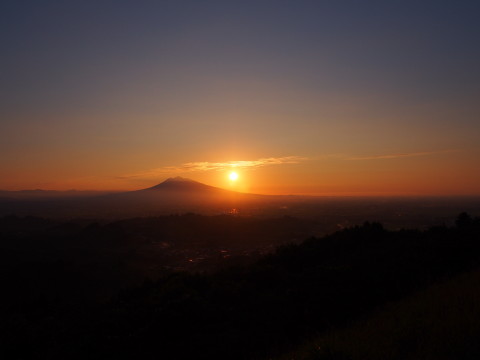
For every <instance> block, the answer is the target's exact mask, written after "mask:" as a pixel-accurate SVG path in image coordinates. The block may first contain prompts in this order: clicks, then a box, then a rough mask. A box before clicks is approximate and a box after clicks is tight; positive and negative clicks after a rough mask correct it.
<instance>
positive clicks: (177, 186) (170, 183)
mask: <svg viewBox="0 0 480 360" xmlns="http://www.w3.org/2000/svg"><path fill="white" fill-rule="evenodd" d="M207 189H214V187H212V186H208V185H205V184H202V183H200V182H198V181H195V180H191V179H187V178H183V177H181V176H177V177H171V178H168V179H167V180H165V181H164V182H162V183H160V184H158V185H155V186H153V187H151V188H148V189H146V190H169V191H205V190H207Z"/></svg>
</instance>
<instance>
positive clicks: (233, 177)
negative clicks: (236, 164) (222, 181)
mask: <svg viewBox="0 0 480 360" xmlns="http://www.w3.org/2000/svg"><path fill="white" fill-rule="evenodd" d="M228 178H229V179H230V180H232V181H236V180H237V179H238V174H237V173H236V172H235V171H232V172H231V173H230V175H228Z"/></svg>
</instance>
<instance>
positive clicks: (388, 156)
mask: <svg viewBox="0 0 480 360" xmlns="http://www.w3.org/2000/svg"><path fill="white" fill-rule="evenodd" d="M457 151H459V150H441V151H423V152H414V153H400V154H385V155H373V156H358V157H349V158H346V159H345V160H382V159H400V158H409V157H417V156H428V155H436V154H446V153H453V152H457Z"/></svg>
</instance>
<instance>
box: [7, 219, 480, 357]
mask: <svg viewBox="0 0 480 360" xmlns="http://www.w3.org/2000/svg"><path fill="white" fill-rule="evenodd" d="M38 226H42V224H38ZM7 256H8V254H6V255H5V254H4V258H5V259H6V257H7ZM479 264H480V219H478V218H476V219H472V218H471V217H469V216H468V215H467V214H462V215H460V216H459V217H458V218H457V221H456V225H455V226H454V227H450V228H447V227H444V226H442V227H435V228H431V229H429V230H427V231H418V230H400V231H387V230H385V229H384V228H383V227H382V225H381V224H379V223H365V224H364V225H363V226H356V227H351V228H348V229H345V230H342V231H339V232H337V233H334V234H332V235H330V236H326V237H324V238H320V239H318V238H311V239H308V240H306V241H305V242H303V243H301V244H298V245H293V244H292V245H288V246H282V247H280V248H278V249H277V251H276V252H275V253H274V254H271V255H267V256H264V257H262V258H261V259H259V260H258V261H255V262H254V263H252V264H249V265H243V266H236V267H230V268H224V269H223V270H219V271H216V272H213V273H209V274H198V273H197V274H194V273H187V272H181V273H169V274H165V275H164V276H162V277H161V278H160V279H158V280H155V281H146V282H144V283H143V284H142V285H141V286H135V287H131V288H129V289H126V290H123V291H121V292H120V293H119V294H118V295H116V296H114V297H113V298H112V299H111V300H108V301H106V302H102V303H95V302H93V303H91V302H81V301H78V299H67V300H69V301H67V300H65V299H63V300H62V301H60V300H59V298H48V297H44V296H43V297H39V296H37V294H36V293H32V292H29V289H28V288H27V285H26V284H22V283H18V282H16V281H15V274H12V273H10V274H8V277H9V278H8V279H6V278H3V279H2V281H3V284H4V290H7V291H6V292H5V293H6V294H7V295H6V296H4V297H3V299H2V302H3V304H2V312H3V314H2V318H3V321H2V323H1V330H2V334H1V336H2V337H1V338H2V343H3V345H2V347H1V351H2V352H4V353H5V354H2V355H4V358H9V359H27V358H28V359H36V358H38V359H40V358H49V359H66V358H68V359H85V358H89V359H93V358H102V359H110V358H116V359H118V358H121V359H132V358H138V359H161V358H163V359H187V358H190V359H192V358H194V359H257V358H268V357H275V356H279V355H281V354H283V353H286V352H288V351H291V350H292V349H294V348H295V347H297V346H298V345H299V344H301V343H302V342H303V341H305V340H306V339H308V338H309V337H311V336H313V335H315V334H319V333H322V332H324V331H326V330H329V329H332V328H335V327H339V326H344V325H346V324H348V323H350V322H351V321H352V320H354V319H357V318H359V317H361V316H365V315H367V314H369V313H370V312H371V311H372V310H374V309H375V308H378V307H379V306H382V305H384V304H386V303H388V302H391V301H397V300H399V299H402V298H404V297H406V296H408V295H410V294H412V293H414V292H416V291H418V290H421V289H424V288H426V287H428V286H430V285H431V284H434V283H436V282H438V281H440V280H442V279H445V278H450V277H453V276H456V275H457V274H459V273H462V272H466V271H469V270H472V269H476V268H478V266H479ZM4 274H5V272H4ZM44 274H45V275H44V276H51V279H52V281H55V280H56V279H57V278H58V274H55V267H54V266H52V269H51V274H50V275H49V274H48V271H46V272H44ZM62 281H65V279H63V280H62ZM67 281H70V282H72V283H73V284H77V283H76V282H77V281H81V280H78V279H75V278H73V277H72V278H71V279H67ZM81 285H82V284H80V283H78V286H81ZM58 286H61V284H58ZM19 294H20V295H21V296H19ZM479 335H480V334H479ZM475 350H476V351H480V348H477V349H473V350H472V351H475ZM7 355H8V356H7Z"/></svg>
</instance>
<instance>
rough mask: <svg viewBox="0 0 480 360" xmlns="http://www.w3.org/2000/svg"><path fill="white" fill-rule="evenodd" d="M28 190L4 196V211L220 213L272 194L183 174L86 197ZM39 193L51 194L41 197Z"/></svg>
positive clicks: (121, 214) (126, 214) (60, 215)
mask: <svg viewBox="0 0 480 360" xmlns="http://www.w3.org/2000/svg"><path fill="white" fill-rule="evenodd" d="M54 193H55V192H54ZM62 193H63V192H62ZM65 193H66V192H65ZM28 194H30V195H31V196H29V197H24V198H23V199H22V201H11V200H10V201H9V199H5V200H3V201H2V199H0V215H9V214H15V215H36V216H43V217H53V218H65V217H69V218H73V217H101V218H128V217H137V216H158V215H169V214H183V213H188V212H194V213H201V214H207V215H218V214H227V213H237V212H238V208H239V207H240V206H243V207H244V206H245V205H247V204H253V203H255V202H260V201H265V200H266V199H269V198H270V197H268V196H263V195H253V194H245V193H239V192H235V191H229V190H225V189H221V188H217V187H214V186H209V185H206V184H202V183H200V182H198V181H194V180H191V179H187V178H182V177H174V178H168V179H166V180H165V181H163V182H162V183H159V184H158V185H155V186H152V187H149V188H146V189H140V190H135V191H128V192H119V193H109V194H101V193H97V194H92V195H91V196H84V197H79V196H77V197H73V196H65V197H60V196H57V197H55V196H52V193H51V192H50V191H47V192H44V191H41V190H35V191H30V192H23V195H24V196H27V195H28ZM38 194H50V196H45V195H44V196H43V197H40V196H39V195H38ZM0 195H1V194H0ZM55 195H57V194H56V193H55ZM6 198H7V197H6ZM271 198H273V197H271Z"/></svg>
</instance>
